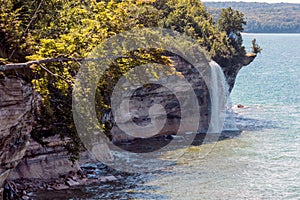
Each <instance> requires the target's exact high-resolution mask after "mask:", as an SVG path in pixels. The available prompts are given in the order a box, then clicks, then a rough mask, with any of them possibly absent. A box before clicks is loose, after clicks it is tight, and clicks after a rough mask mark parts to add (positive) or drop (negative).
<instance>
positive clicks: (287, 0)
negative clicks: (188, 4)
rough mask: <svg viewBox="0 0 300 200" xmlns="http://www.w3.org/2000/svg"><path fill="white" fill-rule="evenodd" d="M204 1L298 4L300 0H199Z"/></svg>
mask: <svg viewBox="0 0 300 200" xmlns="http://www.w3.org/2000/svg"><path fill="white" fill-rule="evenodd" d="M201 1H203V2H205V1H222V2H226V1H227V2H229V1H244V2H267V3H281V2H284V3H300V0H201Z"/></svg>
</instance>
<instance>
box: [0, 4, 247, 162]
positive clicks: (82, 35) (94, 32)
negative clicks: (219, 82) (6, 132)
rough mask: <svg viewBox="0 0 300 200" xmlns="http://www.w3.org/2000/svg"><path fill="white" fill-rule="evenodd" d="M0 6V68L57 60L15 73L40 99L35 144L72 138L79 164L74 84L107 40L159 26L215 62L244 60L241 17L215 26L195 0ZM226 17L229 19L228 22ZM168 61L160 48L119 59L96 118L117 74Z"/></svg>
mask: <svg viewBox="0 0 300 200" xmlns="http://www.w3.org/2000/svg"><path fill="white" fill-rule="evenodd" d="M0 3H1V8H0V11H1V12H0V63H1V64H8V63H18V62H27V61H38V60H43V59H47V58H49V59H51V58H54V59H55V58H58V59H57V60H53V62H33V63H34V64H32V65H30V70H29V72H28V71H26V72H24V70H21V71H20V72H17V73H18V75H20V76H23V77H25V78H26V79H27V80H29V81H31V82H32V84H33V86H34V88H35V90H36V91H37V92H39V94H40V95H41V97H42V103H43V104H42V109H41V113H42V115H41V116H38V117H37V121H38V125H37V126H36V127H35V128H34V131H33V132H32V136H33V138H35V139H36V140H37V141H39V142H41V143H42V144H45V143H43V138H45V137H48V136H51V135H56V134H59V135H60V136H61V137H62V138H64V137H67V138H69V139H70V141H69V142H68V143H67V145H66V148H67V149H68V150H69V152H71V153H72V158H73V159H76V158H78V156H79V151H80V140H79V138H78V136H77V134H76V129H75V126H74V122H73V118H72V95H71V93H72V87H73V84H74V78H75V75H76V73H77V72H78V70H79V67H80V63H79V61H80V59H82V58H85V57H86V56H87V55H88V54H89V53H90V52H91V51H92V50H93V49H94V48H95V47H96V46H98V45H99V44H101V43H102V42H103V41H105V40H106V39H107V38H109V37H111V36H114V35H116V34H118V33H122V32H124V31H128V30H132V29H134V28H138V27H162V28H170V29H173V30H175V31H178V32H180V33H185V34H187V35H188V36H190V37H192V38H193V39H195V40H197V41H198V42H199V45H201V46H202V47H203V48H205V49H206V50H207V51H208V52H209V54H210V56H211V57H212V58H214V59H216V60H217V61H218V60H228V61H230V60H231V59H233V58H235V57H237V56H239V55H244V54H245V50H244V47H243V46H242V39H241V36H240V31H242V29H243V28H242V27H243V24H245V21H244V18H243V15H242V14H241V13H240V12H237V11H233V10H227V11H226V12H224V15H223V16H222V17H221V19H220V21H219V24H218V25H217V24H216V23H215V22H214V20H213V18H212V16H211V15H210V14H209V13H208V12H207V10H206V9H205V7H204V6H203V4H202V3H201V2H200V1H198V0H159V1H155V0H147V1H146V0H139V1H135V0H124V1H117V0H106V1H96V0H68V1H67V0H62V1H56V0H47V1H45V0H36V1H31V0H0ZM230 14H233V16H234V17H231V18H228V15H230ZM231 32H232V33H235V34H236V35H237V36H238V40H237V41H235V40H232V38H230V33H231ZM165 55H166V54H165V53H164V51H163V50H159V49H156V50H155V49H152V50H142V49H139V50H136V51H134V52H127V56H126V57H120V58H118V59H116V60H115V62H114V63H113V64H112V65H111V67H110V69H109V70H107V71H106V72H105V76H103V77H102V78H101V80H100V81H99V84H98V89H97V94H96V99H97V105H96V106H97V108H96V109H97V114H98V116H99V119H101V117H103V115H104V113H105V111H106V110H107V109H109V108H110V95H111V93H112V89H113V86H114V84H116V82H117V80H118V79H119V78H120V76H122V74H124V73H125V72H126V71H128V70H129V69H131V68H133V67H134V66H137V65H139V64H142V63H148V62H156V63H163V64H166V65H171V64H172V62H171V60H170V59H169V58H168V57H166V56H165ZM48 61H49V60H48ZM229 63H230V62H229ZM222 67H226V65H223V66H222ZM6 73H7V72H6ZM102 125H103V126H102V127H101V128H103V129H105V130H107V129H109V128H110V124H105V123H103V124H102ZM107 134H108V135H109V132H107Z"/></svg>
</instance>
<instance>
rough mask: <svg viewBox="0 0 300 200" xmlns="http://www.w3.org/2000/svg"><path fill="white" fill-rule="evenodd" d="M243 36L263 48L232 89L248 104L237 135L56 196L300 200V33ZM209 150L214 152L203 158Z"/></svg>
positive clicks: (239, 101) (239, 100)
mask: <svg viewBox="0 0 300 200" xmlns="http://www.w3.org/2000/svg"><path fill="white" fill-rule="evenodd" d="M243 37H244V41H245V45H246V46H247V45H248V46H247V50H250V48H249V46H250V44H251V40H252V38H256V39H257V43H259V44H260V45H261V47H262V48H263V52H262V54H260V55H258V56H257V58H256V60H255V61H254V62H253V63H251V64H250V65H249V66H247V67H244V68H243V69H242V70H241V71H240V73H239V75H238V78H237V80H236V85H235V87H234V89H233V91H232V94H231V98H232V102H233V104H234V105H237V104H242V105H244V106H245V107H244V108H237V107H236V106H235V107H234V111H235V112H236V113H237V116H236V120H237V125H238V127H239V128H240V129H241V130H242V132H241V134H240V135H239V136H237V137H234V138H232V139H228V140H222V141H219V142H217V143H213V144H205V145H201V146H193V147H190V148H188V149H185V154H184V155H183V156H182V157H180V158H178V160H177V162H176V164H175V165H170V166H168V167H164V168H163V169H161V170H158V171H155V172H151V173H142V174H131V175H126V176H125V175H122V176H123V178H122V179H120V180H119V181H117V182H113V183H106V184H104V183H102V184H95V185H93V186H86V187H80V188H76V189H74V190H68V191H61V192H58V193H52V194H51V195H50V196H51V199H55V198H57V199H180V200H181V199H300V120H299V119H300V105H299V102H300V87H299V85H300V79H299V77H300V35H299V34H298V35H296V34H295V35H294V34H245V35H243ZM205 149H211V151H210V153H209V154H207V155H206V156H205V157H203V156H201V155H202V154H201V153H202V152H203V151H205ZM170 153H175V152H170ZM167 156H168V155H163V156H162V159H164V157H167ZM145 162H146V161H145ZM99 167H101V166H97V165H95V166H94V168H95V171H96V172H97V170H96V168H99ZM99 171H100V172H99ZM103 171H105V170H102V172H103ZM98 172H99V173H101V170H98ZM110 172H111V173H117V172H112V171H110ZM96 174H97V173H96ZM99 175H100V174H99ZM50 196H49V194H47V193H44V196H43V195H42V194H40V195H39V198H38V199H47V198H46V197H48V198H50Z"/></svg>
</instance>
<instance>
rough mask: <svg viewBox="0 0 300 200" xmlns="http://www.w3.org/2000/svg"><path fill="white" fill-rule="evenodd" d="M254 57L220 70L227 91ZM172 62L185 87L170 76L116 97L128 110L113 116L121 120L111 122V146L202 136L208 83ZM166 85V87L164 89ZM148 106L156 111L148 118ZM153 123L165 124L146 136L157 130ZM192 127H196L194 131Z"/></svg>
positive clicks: (195, 72)
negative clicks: (186, 134) (161, 137)
mask: <svg viewBox="0 0 300 200" xmlns="http://www.w3.org/2000/svg"><path fill="white" fill-rule="evenodd" d="M255 56H256V55H255V54H253V55H252V54H251V55H245V56H244V57H243V58H240V59H239V60H238V61H236V62H233V63H226V65H225V64H224V65H225V67H223V68H222V69H223V72H224V75H225V79H226V81H227V83H228V85H229V91H231V90H232V88H233V86H234V83H235V79H236V76H237V74H238V72H239V70H240V69H241V68H242V67H243V66H246V65H248V64H250V63H251V62H252V61H253V60H254V58H255ZM172 60H173V61H174V68H175V69H176V71H178V72H181V73H182V75H183V77H184V79H186V80H187V81H188V85H187V84H186V83H185V82H182V81H180V80H177V79H175V78H174V76H170V77H168V78H162V79H161V80H159V81H156V82H155V80H153V82H154V84H148V85H146V86H144V87H140V88H138V89H136V90H135V91H134V90H132V92H131V93H130V92H129V93H130V95H129V96H126V95H123V96H119V97H118V99H119V100H120V99H121V100H125V101H127V102H129V108H128V110H123V111H122V110H121V111H120V110H119V112H118V113H116V112H115V113H114V120H115V121H116V118H120V119H121V120H117V123H114V126H113V128H112V131H111V134H112V138H113V142H114V143H119V142H126V141H128V140H133V139H135V138H149V137H152V136H159V135H171V134H182V133H184V132H198V133H199V132H204V133H205V132H206V131H207V130H208V127H209V123H210V117H211V102H212V101H211V97H210V92H209V89H208V87H207V82H205V80H204V79H203V77H202V76H203V74H202V76H201V75H200V74H199V72H198V70H197V69H195V68H194V67H193V66H191V65H190V64H189V63H187V62H186V61H184V60H183V59H181V58H179V57H172ZM155 83H157V84H155ZM165 85H167V86H168V87H164V86H165ZM191 88H192V90H193V93H194V94H195V95H196V101H197V103H196V104H195V102H193V97H192V95H191V93H190V92H191ZM194 100H195V99H194ZM180 102H181V104H180ZM155 104H158V105H161V107H160V108H155ZM116 105H120V102H118V103H116ZM122 107H124V106H122ZM151 107H152V108H154V110H155V109H156V111H154V112H156V115H154V116H151V117H150V113H151ZM196 108H197V109H199V110H198V112H200V116H199V119H198V120H196V121H195V118H196V117H195V116H194V115H193V114H194V113H195V109H196ZM163 110H164V111H163ZM120 113H127V115H129V116H128V117H126V114H125V115H124V116H119V115H120ZM164 116H166V117H164ZM165 118H166V119H165ZM164 120H165V121H164ZM155 121H159V122H162V123H163V122H164V123H165V124H164V126H161V128H159V130H158V129H154V130H151V129H150V128H149V129H150V130H151V131H150V132H151V133H149V134H148V133H146V131H145V130H147V127H146V126H147V125H149V124H151V123H152V124H154V126H156V127H159V126H158V125H155V123H156V122H155ZM195 124H197V125H199V126H198V127H197V128H196V130H195V127H194V126H195ZM179 126H180V127H179ZM133 132H135V133H133ZM128 133H129V134H128ZM151 134H152V135H151Z"/></svg>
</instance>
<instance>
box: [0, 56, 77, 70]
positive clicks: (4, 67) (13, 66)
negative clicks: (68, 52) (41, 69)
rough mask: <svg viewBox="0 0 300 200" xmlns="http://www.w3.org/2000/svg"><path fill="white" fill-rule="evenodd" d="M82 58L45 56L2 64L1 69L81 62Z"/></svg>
mask: <svg viewBox="0 0 300 200" xmlns="http://www.w3.org/2000/svg"><path fill="white" fill-rule="evenodd" d="M82 60H83V58H44V59H41V60H35V61H29V62H25V63H12V64H6V65H0V71H7V70H14V69H23V68H28V67H30V66H31V65H41V64H45V63H52V62H69V61H75V62H80V61H82Z"/></svg>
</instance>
